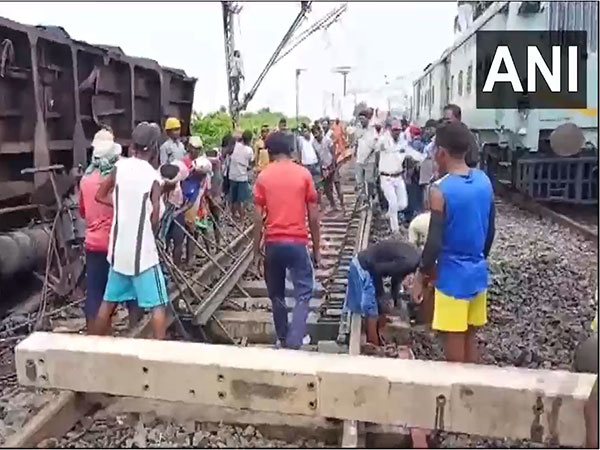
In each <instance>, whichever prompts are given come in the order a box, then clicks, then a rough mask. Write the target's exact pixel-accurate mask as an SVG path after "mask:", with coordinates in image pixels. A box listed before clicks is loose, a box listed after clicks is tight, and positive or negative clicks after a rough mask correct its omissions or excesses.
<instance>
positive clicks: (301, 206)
mask: <svg viewBox="0 0 600 450" xmlns="http://www.w3.org/2000/svg"><path fill="white" fill-rule="evenodd" d="M265 146H266V147H267V149H268V151H269V157H270V159H271V164H269V165H268V166H267V167H266V168H265V169H264V170H263V171H262V172H261V173H260V175H259V176H258V178H257V179H256V182H255V184H254V206H255V213H254V257H255V261H256V264H257V266H258V268H259V270H260V267H261V261H262V258H261V241H262V238H263V227H264V230H265V231H264V238H265V254H266V257H265V261H264V271H265V280H266V283H267V291H268V293H269V298H270V299H271V302H272V304H273V321H274V323H275V331H276V333H277V338H278V340H279V343H280V345H281V346H283V347H286V348H291V349H298V348H300V346H301V345H302V341H303V338H304V335H305V333H306V319H307V317H308V302H309V300H310V299H311V297H312V291H313V285H314V278H313V264H312V263H311V259H310V256H309V254H308V249H307V244H308V230H307V229H306V216H307V215H308V224H309V227H310V234H311V238H312V247H313V259H314V263H315V265H317V266H318V265H319V262H320V259H321V254H320V249H319V241H320V231H319V212H318V206H317V192H316V191H315V187H314V184H313V181H312V176H311V174H310V172H309V171H308V170H307V169H305V168H304V167H302V166H301V165H299V164H296V163H294V161H293V160H292V158H291V154H292V151H293V147H294V144H293V141H292V137H291V136H289V135H287V134H285V133H282V132H279V131H278V132H275V133H273V134H271V135H270V136H269V137H268V138H267V141H266V142H265ZM286 270H289V272H290V275H291V279H292V283H293V285H294V295H295V299H296V303H295V305H294V310H293V313H292V322H291V324H288V313H287V307H286V303H285V273H286Z"/></svg>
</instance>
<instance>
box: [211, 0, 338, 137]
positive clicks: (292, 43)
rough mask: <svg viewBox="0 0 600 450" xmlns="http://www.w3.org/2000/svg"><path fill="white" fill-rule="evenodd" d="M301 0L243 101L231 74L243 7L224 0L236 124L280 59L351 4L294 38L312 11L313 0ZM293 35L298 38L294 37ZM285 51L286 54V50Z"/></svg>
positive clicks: (231, 107) (229, 85) (227, 60)
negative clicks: (236, 20) (235, 25)
mask: <svg viewBox="0 0 600 450" xmlns="http://www.w3.org/2000/svg"><path fill="white" fill-rule="evenodd" d="M300 3H301V5H302V6H301V9H300V12H299V13H298V15H297V16H296V19H295V20H294V22H292V25H291V26H290V28H289V29H288V31H287V32H286V34H285V35H284V36H283V38H282V39H281V42H280V43H279V45H278V46H277V48H276V49H275V51H274V52H273V54H272V55H271V58H270V59H269V61H268V62H267V64H266V65H265V67H264V68H263V70H262V72H261V73H260V75H259V76H258V78H257V79H256V81H255V82H254V84H253V85H252V87H251V88H250V90H249V91H248V92H247V93H246V95H245V96H244V99H243V100H242V102H240V103H238V102H237V101H236V98H235V95H234V89H233V83H232V77H231V69H232V66H233V52H234V49H235V48H234V47H235V45H234V43H235V41H234V29H233V15H234V14H238V13H239V12H240V9H241V8H240V7H239V6H237V5H236V4H234V3H231V2H227V1H222V2H221V5H222V8H223V33H224V38H225V66H226V70H227V88H228V93H229V112H230V114H231V119H232V121H233V126H234V128H236V127H237V124H238V122H239V116H240V113H241V112H242V111H244V110H245V109H246V107H247V106H248V103H250V101H251V100H252V99H253V98H254V95H255V94H256V91H257V90H258V88H259V87H260V85H261V83H262V82H263V80H264V78H265V77H266V75H267V73H268V72H269V70H270V69H271V67H273V66H274V65H275V64H276V63H278V62H279V61H281V59H283V58H284V57H285V56H286V55H288V54H289V53H290V52H291V51H292V50H294V49H295V48H296V47H297V46H298V45H299V44H300V43H302V42H303V41H304V40H305V39H306V38H308V37H309V36H310V35H311V34H313V33H314V32H315V31H317V30H319V29H322V28H325V29H326V28H328V27H329V26H331V24H333V23H334V22H336V21H337V19H338V18H339V17H340V16H341V15H342V14H343V13H344V12H345V11H346V9H347V7H348V4H347V3H344V4H343V5H341V6H339V7H338V8H336V9H334V10H332V11H330V12H329V13H328V14H327V15H325V16H324V17H322V18H321V19H319V20H317V21H316V22H315V23H313V24H312V25H311V26H310V27H308V28H307V29H305V30H304V31H302V32H301V33H300V34H299V35H298V36H296V37H295V38H294V33H296V32H297V31H298V29H299V27H300V25H301V23H302V20H304V18H305V17H306V14H307V13H308V11H310V6H311V4H312V2H310V1H303V2H300ZM292 38H294V39H293V40H292ZM283 51H285V53H283V54H282V52H283Z"/></svg>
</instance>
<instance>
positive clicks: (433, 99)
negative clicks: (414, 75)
mask: <svg viewBox="0 0 600 450" xmlns="http://www.w3.org/2000/svg"><path fill="white" fill-rule="evenodd" d="M433 102H435V89H434V87H433V86H431V104H432V105H433Z"/></svg>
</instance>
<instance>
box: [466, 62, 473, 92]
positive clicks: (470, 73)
mask: <svg viewBox="0 0 600 450" xmlns="http://www.w3.org/2000/svg"><path fill="white" fill-rule="evenodd" d="M472 84H473V65H472V64H471V65H469V67H468V68H467V94H470V93H471V87H472Z"/></svg>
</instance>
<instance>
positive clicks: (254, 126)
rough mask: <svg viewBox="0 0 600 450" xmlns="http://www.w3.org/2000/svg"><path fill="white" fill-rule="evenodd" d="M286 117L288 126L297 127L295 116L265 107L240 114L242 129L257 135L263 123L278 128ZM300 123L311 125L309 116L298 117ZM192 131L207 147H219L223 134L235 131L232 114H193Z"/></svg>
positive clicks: (272, 128) (218, 112) (221, 112)
mask: <svg viewBox="0 0 600 450" xmlns="http://www.w3.org/2000/svg"><path fill="white" fill-rule="evenodd" d="M283 117H285V118H286V119H287V120H288V127H289V128H294V127H296V120H295V118H287V117H286V116H285V115H284V114H282V113H280V112H272V111H270V110H269V108H263V109H261V110H259V111H258V112H244V113H242V114H241V116H240V129H241V130H242V131H243V130H251V131H252V132H253V133H254V135H255V136H257V135H258V133H259V132H260V129H261V127H262V126H263V125H268V126H269V128H270V129H271V130H274V129H275V128H277V125H278V124H279V120H280V119H281V118H283ZM298 121H299V122H300V123H306V124H307V125H309V126H310V124H311V120H310V118H309V117H306V116H301V117H299V118H298ZM190 128H191V132H192V134H193V135H197V136H200V137H201V138H202V142H203V143H204V146H205V147H211V148H212V147H218V146H219V145H220V144H221V140H222V139H223V136H225V135H226V134H227V133H231V132H232V131H233V128H232V123H231V116H230V115H229V114H228V113H227V112H225V111H221V110H219V111H215V112H212V113H208V114H205V115H203V114H202V113H200V112H196V111H195V112H194V113H193V114H192V123H191V127H190Z"/></svg>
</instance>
